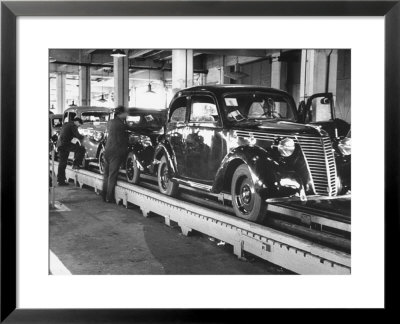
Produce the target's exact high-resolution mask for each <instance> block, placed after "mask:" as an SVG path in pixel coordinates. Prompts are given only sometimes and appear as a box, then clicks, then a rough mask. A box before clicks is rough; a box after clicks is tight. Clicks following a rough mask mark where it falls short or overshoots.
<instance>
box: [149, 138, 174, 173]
mask: <svg viewBox="0 0 400 324" xmlns="http://www.w3.org/2000/svg"><path fill="white" fill-rule="evenodd" d="M163 156H165V157H166V158H167V161H168V168H169V171H170V172H171V173H172V175H175V174H176V163H175V161H174V159H173V156H174V155H173V151H172V148H171V146H170V145H169V142H168V141H163V142H161V143H159V144H158V145H157V146H156V148H155V151H154V160H155V161H154V163H160V160H161V158H162V157H163Z"/></svg>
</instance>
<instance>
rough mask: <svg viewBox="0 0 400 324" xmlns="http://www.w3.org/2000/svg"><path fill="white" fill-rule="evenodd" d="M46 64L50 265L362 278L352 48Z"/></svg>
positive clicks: (61, 52) (60, 271) (154, 53)
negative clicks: (355, 270) (355, 260)
mask: <svg viewBox="0 0 400 324" xmlns="http://www.w3.org/2000/svg"><path fill="white" fill-rule="evenodd" d="M48 61H49V63H48V67H49V70H48V118H49V121H48V124H49V137H48V140H49V155H48V156H49V158H48V161H49V162H48V165H49V179H48V181H49V196H48V197H49V249H50V250H49V256H50V257H49V274H50V275H53V276H57V275H250V274H251V275H295V274H303V275H310V274H313V275H339V274H340V275H351V273H352V271H351V269H352V268H351V265H352V263H351V224H352V219H351V217H352V215H351V182H352V181H351V179H352V174H351V151H352V137H351V115H352V113H351V97H352V96H351V88H352V87H351V84H352V82H351V70H352V50H351V49H350V48H278V49H277V48H270V49H268V48H199V49H196V48H170V49H168V48H151V49H143V48H118V49H115V48H101V47H99V48H50V49H49V51H48Z"/></svg>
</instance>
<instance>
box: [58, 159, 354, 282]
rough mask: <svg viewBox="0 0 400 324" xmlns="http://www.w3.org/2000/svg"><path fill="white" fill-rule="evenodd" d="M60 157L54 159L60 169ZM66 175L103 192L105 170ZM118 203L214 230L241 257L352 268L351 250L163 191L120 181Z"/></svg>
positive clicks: (293, 266)
mask: <svg viewBox="0 0 400 324" xmlns="http://www.w3.org/2000/svg"><path fill="white" fill-rule="evenodd" d="M57 166H58V163H57V162H55V173H56V172H57ZM66 177H67V179H72V180H73V181H74V183H75V185H77V186H80V187H81V188H82V187H83V186H84V185H86V186H89V187H92V188H94V190H95V192H96V193H98V192H99V191H100V190H101V188H102V183H103V176H102V175H101V174H97V173H94V172H90V171H87V170H72V168H71V167H70V166H68V167H67V169H66ZM115 198H116V201H117V203H120V202H122V204H123V205H124V206H125V207H128V203H131V204H134V205H136V206H139V208H140V209H141V211H142V213H143V216H144V217H148V216H149V214H150V212H152V213H155V214H158V215H160V216H162V217H164V219H165V224H167V225H171V221H173V222H176V223H177V224H178V226H179V227H180V228H181V230H182V233H183V234H184V235H188V234H189V233H190V232H191V231H192V230H196V231H198V232H200V233H203V234H206V235H209V236H211V237H214V238H216V239H219V240H221V241H224V242H226V243H228V244H230V245H232V246H233V252H234V254H235V255H237V256H238V257H242V256H243V252H244V251H246V252H248V253H250V254H253V255H255V256H257V257H259V258H262V259H264V260H267V261H269V262H271V263H274V264H276V265H279V266H281V267H283V268H286V269H288V270H291V271H293V272H296V273H299V274H350V273H351V255H350V254H348V253H345V252H341V251H337V250H334V249H332V248H329V247H325V246H322V245H320V244H317V243H314V242H311V241H309V240H306V239H303V238H299V237H296V236H293V235H290V234H287V233H283V232H280V231H277V230H275V229H272V228H269V227H266V226H262V225H259V224H255V223H252V222H249V221H246V220H243V219H240V218H237V217H234V216H231V215H228V214H224V213H221V212H219V211H215V210H212V209H209V208H205V207H202V206H198V205H196V204H193V203H190V202H187V201H182V200H179V199H176V198H171V197H168V196H165V195H163V194H161V193H158V192H155V191H152V190H149V189H146V188H143V187H140V186H137V185H133V184H130V183H127V182H123V181H118V182H117V186H116V188H115Z"/></svg>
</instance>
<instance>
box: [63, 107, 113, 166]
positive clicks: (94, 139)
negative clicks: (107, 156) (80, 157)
mask: <svg viewBox="0 0 400 324" xmlns="http://www.w3.org/2000/svg"><path fill="white" fill-rule="evenodd" d="M75 117H79V118H81V119H82V121H83V125H81V126H79V128H78V131H79V132H80V133H81V134H82V135H86V137H85V138H84V139H83V140H82V143H81V145H83V146H84V147H85V149H86V153H85V157H84V167H85V168H87V167H88V166H89V164H90V163H92V162H94V163H95V164H97V165H98V166H99V170H100V173H103V168H104V146H105V133H106V129H107V122H108V121H109V120H110V118H112V110H111V109H110V108H105V107H70V108H68V109H66V110H65V111H64V116H63V122H64V123H65V122H68V121H71V120H73V119H74V118H75ZM72 156H73V153H72V152H71V155H70V158H72Z"/></svg>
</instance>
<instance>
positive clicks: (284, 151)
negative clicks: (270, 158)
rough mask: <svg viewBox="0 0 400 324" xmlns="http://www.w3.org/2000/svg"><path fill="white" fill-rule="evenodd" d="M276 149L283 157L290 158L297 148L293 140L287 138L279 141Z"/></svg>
mask: <svg viewBox="0 0 400 324" xmlns="http://www.w3.org/2000/svg"><path fill="white" fill-rule="evenodd" d="M276 148H277V149H278V151H279V153H280V154H281V155H282V156H283V157H289V156H291V155H292V154H293V152H294V149H295V148H296V146H295V144H294V141H293V140H292V139H291V138H287V137H286V138H284V139H282V140H280V141H279V143H278V145H276Z"/></svg>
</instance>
